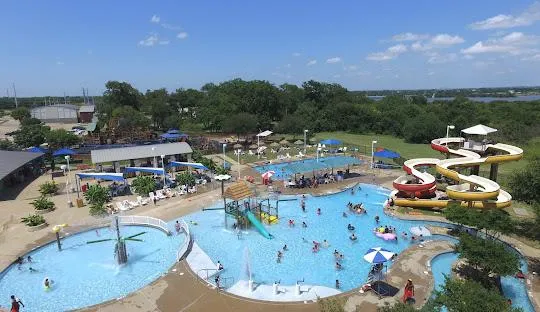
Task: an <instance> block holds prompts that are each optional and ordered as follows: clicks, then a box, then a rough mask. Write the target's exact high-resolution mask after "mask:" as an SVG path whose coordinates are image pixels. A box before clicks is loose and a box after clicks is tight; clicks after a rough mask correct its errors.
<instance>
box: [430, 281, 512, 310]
mask: <svg viewBox="0 0 540 312" xmlns="http://www.w3.org/2000/svg"><path fill="white" fill-rule="evenodd" d="M434 301H435V304H436V305H437V306H438V307H443V306H444V307H446V308H447V309H448V311H449V312H486V311H490V312H517V311H521V310H520V309H516V308H512V307H511V306H510V305H509V304H508V303H507V302H506V299H505V298H504V297H503V296H501V295H500V294H499V292H498V291H497V290H495V289H491V288H484V287H482V285H480V284H479V283H477V282H474V281H470V280H457V279H450V278H448V277H447V278H446V283H445V284H444V286H443V288H442V289H441V290H439V291H436V292H435V299H434Z"/></svg>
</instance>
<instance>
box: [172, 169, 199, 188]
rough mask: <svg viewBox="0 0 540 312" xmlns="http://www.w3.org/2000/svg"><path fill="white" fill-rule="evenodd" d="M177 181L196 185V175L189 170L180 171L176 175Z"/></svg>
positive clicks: (181, 183) (180, 183)
mask: <svg viewBox="0 0 540 312" xmlns="http://www.w3.org/2000/svg"><path fill="white" fill-rule="evenodd" d="M176 182H178V184H179V185H188V186H193V185H195V177H194V176H193V175H192V174H191V173H189V172H184V173H180V174H177V175H176Z"/></svg>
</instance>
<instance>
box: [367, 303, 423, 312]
mask: <svg viewBox="0 0 540 312" xmlns="http://www.w3.org/2000/svg"><path fill="white" fill-rule="evenodd" d="M416 311H418V310H416V308H415V307H414V306H412V305H410V304H406V303H403V302H396V303H394V304H393V305H390V304H388V303H386V304H385V305H384V306H383V307H379V308H377V312H416ZM422 311H426V312H427V309H422Z"/></svg>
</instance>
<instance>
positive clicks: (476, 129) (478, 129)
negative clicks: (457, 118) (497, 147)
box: [461, 124, 497, 135]
mask: <svg viewBox="0 0 540 312" xmlns="http://www.w3.org/2000/svg"><path fill="white" fill-rule="evenodd" d="M461 132H463V133H466V134H475V135H488V134H490V133H493V132H497V129H494V128H490V127H488V126H484V125H482V124H478V125H476V126H473V127H470V128H467V129H463V130H461Z"/></svg>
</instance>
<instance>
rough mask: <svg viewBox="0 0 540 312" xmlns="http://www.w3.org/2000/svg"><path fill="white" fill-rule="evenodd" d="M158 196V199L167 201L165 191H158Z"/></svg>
mask: <svg viewBox="0 0 540 312" xmlns="http://www.w3.org/2000/svg"><path fill="white" fill-rule="evenodd" d="M156 196H157V198H159V199H165V198H167V196H165V194H163V190H156Z"/></svg>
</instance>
